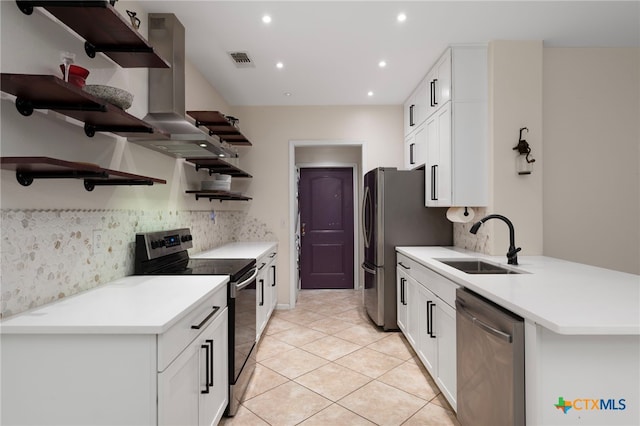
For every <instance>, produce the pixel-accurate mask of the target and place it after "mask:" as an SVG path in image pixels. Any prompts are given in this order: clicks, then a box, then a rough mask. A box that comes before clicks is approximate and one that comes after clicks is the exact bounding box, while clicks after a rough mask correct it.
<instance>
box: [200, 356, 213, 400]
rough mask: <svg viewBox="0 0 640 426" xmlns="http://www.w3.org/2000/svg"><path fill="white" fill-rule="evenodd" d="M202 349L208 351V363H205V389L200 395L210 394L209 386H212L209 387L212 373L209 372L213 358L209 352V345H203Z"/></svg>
mask: <svg viewBox="0 0 640 426" xmlns="http://www.w3.org/2000/svg"><path fill="white" fill-rule="evenodd" d="M200 347H201V348H202V349H204V350H205V351H206V355H205V357H206V361H205V363H204V365H205V378H204V387H205V389H204V390H201V391H200V393H209V386H210V385H209V375H210V374H211V373H210V371H209V366H210V364H209V358H210V357H211V356H210V352H209V345H201V346H200Z"/></svg>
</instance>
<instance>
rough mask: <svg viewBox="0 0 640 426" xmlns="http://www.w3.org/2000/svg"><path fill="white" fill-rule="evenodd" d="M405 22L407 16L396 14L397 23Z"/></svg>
mask: <svg viewBox="0 0 640 426" xmlns="http://www.w3.org/2000/svg"><path fill="white" fill-rule="evenodd" d="M406 20H407V15H405V14H404V13H398V22H404V21H406Z"/></svg>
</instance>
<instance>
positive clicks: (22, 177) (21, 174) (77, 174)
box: [16, 170, 109, 186]
mask: <svg viewBox="0 0 640 426" xmlns="http://www.w3.org/2000/svg"><path fill="white" fill-rule="evenodd" d="M107 177H109V175H108V174H107V173H106V172H90V171H83V170H70V171H62V172H54V171H50V172H33V171H28V170H18V171H17V172H16V179H17V180H18V183H19V184H20V185H22V186H29V185H31V184H32V183H33V180H34V179H69V178H75V179H86V178H107Z"/></svg>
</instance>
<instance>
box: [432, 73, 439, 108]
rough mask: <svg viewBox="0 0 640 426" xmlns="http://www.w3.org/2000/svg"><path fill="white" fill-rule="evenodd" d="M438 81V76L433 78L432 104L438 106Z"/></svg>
mask: <svg viewBox="0 0 640 426" xmlns="http://www.w3.org/2000/svg"><path fill="white" fill-rule="evenodd" d="M437 82H438V79H437V78H434V79H433V105H432V106H437V105H438V97H437V96H436V94H437V92H436V90H437V88H436V83H437Z"/></svg>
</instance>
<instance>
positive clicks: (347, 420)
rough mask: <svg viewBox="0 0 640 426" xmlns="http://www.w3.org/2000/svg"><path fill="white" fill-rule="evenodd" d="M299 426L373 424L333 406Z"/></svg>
mask: <svg viewBox="0 0 640 426" xmlns="http://www.w3.org/2000/svg"><path fill="white" fill-rule="evenodd" d="M300 426H374V423H371V422H370V421H369V420H367V419H365V418H363V417H360V416H359V415H357V414H355V413H353V412H351V411H349V410H347V409H346V408H344V407H341V406H340V405H337V404H333V405H331V406H329V407H327V408H325V409H324V410H322V411H320V412H319V413H318V414H315V415H313V416H311V417H310V418H308V419H307V420H305V421H304V422H302V423H300Z"/></svg>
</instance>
